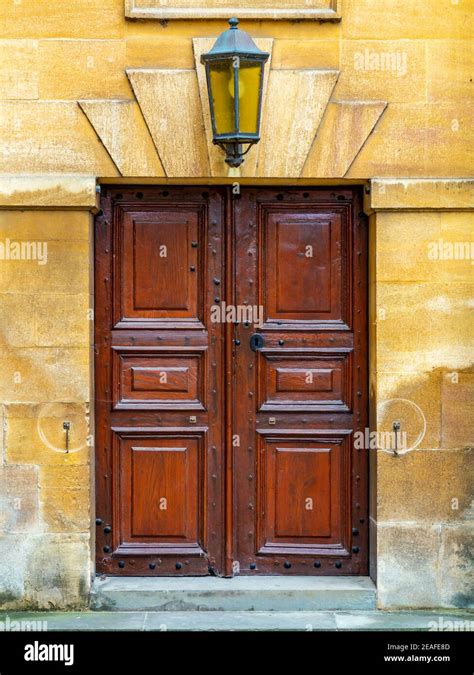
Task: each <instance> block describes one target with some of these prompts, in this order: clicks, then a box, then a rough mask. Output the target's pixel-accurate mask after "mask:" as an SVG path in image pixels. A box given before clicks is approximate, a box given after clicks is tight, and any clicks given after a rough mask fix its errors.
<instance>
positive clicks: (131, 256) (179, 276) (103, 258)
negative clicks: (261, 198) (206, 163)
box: [95, 187, 226, 575]
mask: <svg viewBox="0 0 474 675" xmlns="http://www.w3.org/2000/svg"><path fill="white" fill-rule="evenodd" d="M225 199H226V194H225V191H223V190H221V189H209V190H205V189H203V188H195V187H189V188H171V187H169V188H166V189H164V188H162V189H158V188H142V189H141V190H140V191H139V192H138V191H136V190H132V189H123V188H114V187H106V188H104V189H103V195H102V210H103V214H101V215H100V216H99V217H98V218H97V219H96V277H95V281H96V344H95V350H96V388H97V395H96V429H97V440H96V448H97V449H96V453H97V473H96V483H97V491H98V500H97V516H98V519H99V520H98V527H97V569H98V571H99V572H106V573H108V574H121V575H140V574H150V575H205V574H210V573H214V570H222V569H223V560H224V534H225V533H224V509H225V504H224V480H225V472H224V460H225V456H224V444H223V433H224V424H225V419H224V410H225V409H224V403H223V398H222V396H221V392H222V390H223V388H224V381H223V366H224V363H223V358H224V348H223V336H224V326H223V325H222V324H219V323H212V322H211V321H210V320H209V317H210V313H211V309H210V308H211V305H212V304H213V303H215V302H216V298H217V301H219V300H220V299H219V298H218V293H219V284H220V279H221V277H222V273H223V265H224V258H223V252H224V243H223V224H224V215H225Z"/></svg>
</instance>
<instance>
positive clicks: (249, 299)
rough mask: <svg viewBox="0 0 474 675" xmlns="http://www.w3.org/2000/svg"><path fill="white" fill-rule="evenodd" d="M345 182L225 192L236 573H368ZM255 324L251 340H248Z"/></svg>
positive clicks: (360, 320) (362, 373)
mask: <svg viewBox="0 0 474 675" xmlns="http://www.w3.org/2000/svg"><path fill="white" fill-rule="evenodd" d="M360 208H361V207H360V201H359V196H358V193H357V191H355V190H352V189H351V188H344V189H340V190H337V192H336V193H331V192H330V191H329V190H326V189H320V188H313V189H310V188H306V189H304V190H298V189H286V190H284V191H282V190H277V189H271V188H266V189H260V190H256V189H253V188H245V189H243V190H242V194H241V198H240V199H238V200H236V201H235V204H234V234H233V249H234V251H235V267H234V277H233V290H234V300H233V302H234V304H236V305H247V304H249V305H259V306H261V309H262V313H263V317H264V322H263V325H260V326H250V325H249V326H246V325H245V324H239V325H236V326H235V328H234V348H233V359H234V360H233V364H234V383H235V388H236V391H238V392H239V394H237V395H236V397H235V400H234V406H233V430H234V434H237V435H238V443H239V445H238V446H237V447H234V449H233V467H234V473H233V487H234V509H233V516H234V557H235V560H236V561H237V562H238V567H239V568H240V572H241V573H242V574H259V573H260V574H297V575H302V574H320V573H322V574H365V573H367V485H366V478H367V465H366V457H365V456H364V455H363V453H360V452H357V451H355V450H354V449H353V442H352V435H353V432H354V431H355V430H356V429H359V428H360V429H363V428H364V427H365V425H366V424H367V419H366V410H367V399H366V389H367V363H366V324H365V311H366V291H367V289H366V258H365V250H366V243H365V223H364V221H362V220H361V219H360V218H359V216H358V214H359V211H360ZM254 331H257V332H258V333H259V334H260V336H261V338H262V340H261V341H262V343H263V344H262V347H261V348H260V349H257V350H256V351H254V350H253V349H252V346H251V340H250V338H251V335H252V333H253V332H254Z"/></svg>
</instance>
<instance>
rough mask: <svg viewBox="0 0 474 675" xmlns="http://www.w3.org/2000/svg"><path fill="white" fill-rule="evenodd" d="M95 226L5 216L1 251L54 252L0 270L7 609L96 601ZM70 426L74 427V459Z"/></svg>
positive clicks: (0, 218)
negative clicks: (92, 586) (17, 245)
mask: <svg viewBox="0 0 474 675" xmlns="http://www.w3.org/2000/svg"><path fill="white" fill-rule="evenodd" d="M30 187H31V188H33V181H31V182H30ZM56 191H57V186H56ZM3 196H4V197H5V195H3ZM77 196H78V193H76V194H75V195H71V198H70V201H73V200H74V198H77ZM91 224H92V218H91V214H90V212H89V211H87V210H82V211H64V210H42V211H34V210H0V242H1V243H5V242H6V241H8V240H10V241H11V242H29V243H31V244H35V243H36V242H41V243H42V245H44V244H46V246H47V248H46V249H44V248H42V249H41V257H40V259H38V257H37V256H36V258H37V259H30V260H24V259H23V260H1V261H0V326H1V329H0V400H1V401H2V404H1V408H0V414H1V419H2V435H1V438H0V458H1V459H0V504H1V508H0V560H1V565H0V602H1V603H2V604H4V605H5V606H6V607H10V606H13V607H18V606H28V607H32V608H36V607H45V608H53V607H75V606H81V605H84V603H85V602H86V601H87V592H88V588H89V583H90V518H91V503H92V504H93V501H92V502H91V494H92V493H91V485H90V483H91V477H90V464H91V447H90V446H91V445H92V443H91V439H90V438H89V408H90V397H91V391H92V387H91V350H90V347H89V345H90V344H91V330H92V321H91V318H92V315H91V312H90V308H91V307H93V296H92V295H91V292H92V287H91V282H90V270H91V248H90V247H91ZM37 250H38V249H37ZM45 251H46V255H45ZM33 255H34V254H32V257H33ZM63 421H69V422H70V423H71V436H70V443H69V450H70V452H69V453H66V452H65V433H64V431H63V428H62V424H63Z"/></svg>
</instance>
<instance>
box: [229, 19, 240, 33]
mask: <svg viewBox="0 0 474 675" xmlns="http://www.w3.org/2000/svg"><path fill="white" fill-rule="evenodd" d="M239 23H240V21H239V20H238V19H237V17H235V16H234V17H232V19H229V25H230V27H231V29H232V30H237V26H238V25H239Z"/></svg>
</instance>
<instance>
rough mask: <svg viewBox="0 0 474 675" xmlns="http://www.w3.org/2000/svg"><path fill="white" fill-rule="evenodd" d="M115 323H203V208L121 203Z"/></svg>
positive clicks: (117, 241)
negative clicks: (139, 207) (139, 205)
mask: <svg viewBox="0 0 474 675" xmlns="http://www.w3.org/2000/svg"><path fill="white" fill-rule="evenodd" d="M116 217H117V219H118V223H117V232H116V236H117V240H116V250H117V253H118V259H117V261H116V262H117V270H116V282H117V284H116V287H115V290H116V307H117V309H118V310H119V315H118V316H116V322H117V323H118V324H119V325H120V323H121V322H122V323H130V322H132V323H133V322H135V323H136V322H143V323H144V324H145V325H146V324H147V323H148V324H150V323H151V324H153V323H155V324H159V323H160V321H161V322H162V323H164V324H165V325H166V322H168V323H169V322H170V321H171V320H173V319H174V320H181V321H188V322H190V321H194V322H197V321H202V318H203V317H202V310H203V291H204V287H203V257H204V255H205V249H206V245H205V241H204V238H205V230H204V229H203V222H204V221H203V218H204V212H203V210H202V207H198V206H194V207H190V208H183V207H181V208H180V207H179V206H178V205H177V206H176V208H174V209H173V208H172V207H171V206H169V205H163V206H161V205H159V204H156V205H154V206H153V207H152V208H151V207H148V208H147V207H146V206H145V205H143V206H142V207H141V209H138V207H136V206H135V207H131V206H128V205H123V206H120V205H118V206H117V209H116Z"/></svg>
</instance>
